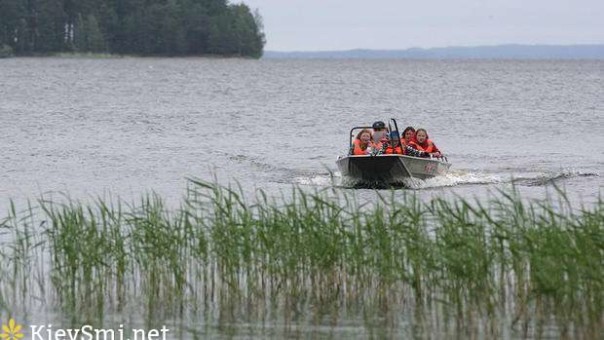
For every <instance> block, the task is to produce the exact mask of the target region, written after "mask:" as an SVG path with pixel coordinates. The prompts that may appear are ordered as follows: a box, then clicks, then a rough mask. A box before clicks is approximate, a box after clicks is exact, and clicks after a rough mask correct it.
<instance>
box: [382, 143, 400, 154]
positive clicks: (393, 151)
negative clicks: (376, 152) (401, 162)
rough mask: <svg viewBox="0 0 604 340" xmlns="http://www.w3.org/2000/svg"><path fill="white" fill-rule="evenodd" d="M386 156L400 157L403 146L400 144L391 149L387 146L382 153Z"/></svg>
mask: <svg viewBox="0 0 604 340" xmlns="http://www.w3.org/2000/svg"><path fill="white" fill-rule="evenodd" d="M384 153H385V154H387V155H392V154H396V155H402V154H403V146H402V144H399V145H397V146H396V147H392V145H388V147H387V148H386V151H385V152H384Z"/></svg>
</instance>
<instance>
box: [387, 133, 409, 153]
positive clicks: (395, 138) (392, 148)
mask: <svg viewBox="0 0 604 340" xmlns="http://www.w3.org/2000/svg"><path fill="white" fill-rule="evenodd" d="M384 153H385V154H387V155H392V154H396V155H403V154H404V148H403V145H402V144H401V139H400V138H399V135H398V133H397V132H395V131H392V132H391V133H390V138H389V140H388V146H387V147H386V150H385V151H384Z"/></svg>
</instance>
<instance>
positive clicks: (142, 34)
mask: <svg viewBox="0 0 604 340" xmlns="http://www.w3.org/2000/svg"><path fill="white" fill-rule="evenodd" d="M264 44H265V37H264V33H263V27H262V19H261V17H260V15H259V14H258V13H257V12H256V13H252V12H251V11H250V8H249V7H248V6H247V5H245V4H236V5H233V4H230V3H229V2H228V1H227V0H0V56H2V55H3V54H5V55H10V54H15V55H32V54H51V53H57V52H94V53H115V54H132V55H171V56H179V55H206V54H213V55H224V56H243V57H255V58H259V57H260V56H262V53H263V49H264Z"/></svg>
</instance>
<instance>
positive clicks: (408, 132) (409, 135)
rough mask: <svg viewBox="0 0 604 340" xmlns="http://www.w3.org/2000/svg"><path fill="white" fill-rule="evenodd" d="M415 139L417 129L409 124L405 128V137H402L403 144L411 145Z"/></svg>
mask: <svg viewBox="0 0 604 340" xmlns="http://www.w3.org/2000/svg"><path fill="white" fill-rule="evenodd" d="M413 140H415V129H414V128H413V126H407V127H406V128H405V130H403V137H402V138H401V144H403V145H405V146H406V145H409V143H410V142H411V141H413Z"/></svg>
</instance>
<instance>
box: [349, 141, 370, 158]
mask: <svg viewBox="0 0 604 340" xmlns="http://www.w3.org/2000/svg"><path fill="white" fill-rule="evenodd" d="M352 146H353V149H352V154H353V155H357V156H360V155H366V154H367V148H368V147H370V146H371V142H369V143H367V146H366V147H365V149H363V148H361V140H360V139H355V140H353V141H352Z"/></svg>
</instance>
